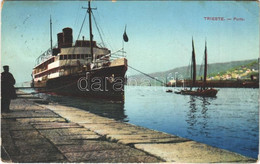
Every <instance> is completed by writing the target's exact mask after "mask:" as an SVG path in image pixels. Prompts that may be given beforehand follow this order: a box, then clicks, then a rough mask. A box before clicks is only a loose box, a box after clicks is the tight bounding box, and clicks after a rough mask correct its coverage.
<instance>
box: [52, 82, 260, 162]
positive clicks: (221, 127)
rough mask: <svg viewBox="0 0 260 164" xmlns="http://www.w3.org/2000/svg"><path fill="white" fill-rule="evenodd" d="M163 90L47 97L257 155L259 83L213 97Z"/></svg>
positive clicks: (220, 146)
mask: <svg viewBox="0 0 260 164" xmlns="http://www.w3.org/2000/svg"><path fill="white" fill-rule="evenodd" d="M165 90H166V88H164V87H131V86H126V91H125V101H124V102H113V101H105V100H96V99H84V98H75V97H62V96H47V99H49V100H51V101H53V102H56V103H59V104H62V105H67V106H72V107H77V108H80V109H83V110H87V111H90V112H92V113H95V114H98V115H101V116H105V117H109V118H114V119H116V120H119V121H125V122H130V123H133V124H136V125H139V126H143V127H147V128H150V129H155V130H159V131H163V132H166V133H170V134H174V135H178V136H181V137H185V138H189V139H192V140H196V141H198V142H202V143H206V144H209V145H212V146H216V147H219V148H224V149H227V150H231V151H234V152H237V153H240V154H243V155H246V156H250V157H254V158H257V155H258V138H259V132H258V129H259V127H258V124H259V121H258V120H259V113H258V89H233V88H232V89H231V88H225V89H220V91H219V93H218V95H217V97H216V98H202V97H193V96H189V95H186V96H184V95H177V94H174V93H166V92H165Z"/></svg>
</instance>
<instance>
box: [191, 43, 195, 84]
mask: <svg viewBox="0 0 260 164" xmlns="http://www.w3.org/2000/svg"><path fill="white" fill-rule="evenodd" d="M191 69H192V76H191V77H192V87H193V86H194V85H195V82H196V59H195V50H194V42H193V38H192V68H191ZM192 87H191V89H192Z"/></svg>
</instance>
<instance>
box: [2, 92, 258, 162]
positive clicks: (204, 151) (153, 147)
mask: <svg viewBox="0 0 260 164" xmlns="http://www.w3.org/2000/svg"><path fill="white" fill-rule="evenodd" d="M36 102H37V103H36ZM11 111H12V112H11V113H3V114H2V115H1V117H2V118H1V125H2V126H1V130H2V131H1V132H2V133H1V139H2V146H1V152H2V155H1V158H2V161H5V162H59V163H62V162H91V163H99V162H102V163H110V162H113V163H116V162H117V163H124V162H128V163H130V162H135V163H140V162H142V163H159V162H185V163H186V162H193V163H197V162H199V163H209V162H243V163H247V162H250V163H252V162H256V160H255V159H252V158H248V157H245V156H242V155H239V154H236V153H233V152H229V151H226V150H223V149H218V148H215V147H211V146H208V145H206V144H202V143H198V142H195V141H191V140H188V139H185V138H181V137H178V136H174V135H170V134H166V133H162V132H158V131H154V130H150V129H147V128H143V127H139V126H135V125H132V124H129V123H123V122H118V121H115V120H113V119H109V118H105V117H101V116H97V115H95V114H92V113H89V112H87V111H84V110H80V109H77V108H72V107H66V106H61V105H57V104H48V103H47V102H46V101H44V100H41V99H36V98H32V96H30V95H23V98H19V99H16V100H13V101H12V103H11Z"/></svg>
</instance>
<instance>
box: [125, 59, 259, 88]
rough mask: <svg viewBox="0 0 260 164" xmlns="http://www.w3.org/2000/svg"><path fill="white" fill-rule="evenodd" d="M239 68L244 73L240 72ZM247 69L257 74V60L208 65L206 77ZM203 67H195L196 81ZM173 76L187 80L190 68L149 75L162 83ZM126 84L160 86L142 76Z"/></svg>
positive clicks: (136, 76)
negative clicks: (255, 71)
mask: <svg viewBox="0 0 260 164" xmlns="http://www.w3.org/2000/svg"><path fill="white" fill-rule="evenodd" d="M240 68H242V69H243V70H244V71H243V72H241V70H240ZM247 69H251V70H252V69H254V70H257V73H255V74H258V60H257V59H253V60H243V61H232V62H225V63H213V64H208V77H213V78H212V79H213V80H218V79H217V78H216V79H214V77H216V76H218V77H220V76H223V77H224V76H225V75H226V74H231V73H230V72H232V71H238V72H240V73H241V74H242V73H245V72H246V71H247ZM203 70H204V66H201V65H197V79H200V77H201V76H203V75H202V74H203ZM175 74H176V75H177V77H178V79H189V78H190V66H184V67H177V68H174V69H171V70H168V71H164V72H155V73H151V74H149V75H150V76H152V77H155V78H157V79H159V80H161V81H163V82H166V79H167V82H169V81H170V80H173V79H175ZM249 76H250V74H247V75H246V78H249ZM128 84H130V85H162V84H161V83H160V82H158V81H156V80H153V79H151V78H149V77H147V76H145V75H143V74H138V75H133V76H130V77H128Z"/></svg>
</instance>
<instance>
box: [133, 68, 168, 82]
mask: <svg viewBox="0 0 260 164" xmlns="http://www.w3.org/2000/svg"><path fill="white" fill-rule="evenodd" d="M128 67H129V68H131V69H133V70H135V71H137V72H139V73H141V74H143V75H145V76H147V77H150V78H151V79H154V80H156V81H158V82H160V83H162V84H163V85H167V84H166V83H165V82H163V81H161V80H159V79H157V78H155V77H153V76H150V75H148V74H146V73H144V72H142V71H140V70H138V69H136V68H134V67H132V66H130V65H128Z"/></svg>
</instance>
